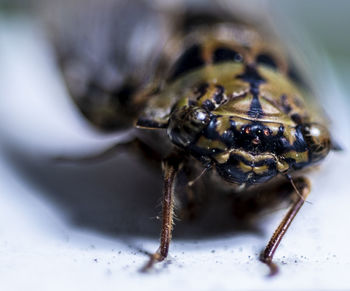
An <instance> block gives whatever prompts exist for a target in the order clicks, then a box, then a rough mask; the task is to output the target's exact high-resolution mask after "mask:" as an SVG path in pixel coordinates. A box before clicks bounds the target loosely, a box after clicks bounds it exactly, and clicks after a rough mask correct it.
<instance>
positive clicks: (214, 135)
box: [203, 115, 219, 140]
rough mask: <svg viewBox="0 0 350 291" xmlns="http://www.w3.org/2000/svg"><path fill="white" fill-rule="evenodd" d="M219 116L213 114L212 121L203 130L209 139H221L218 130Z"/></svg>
mask: <svg viewBox="0 0 350 291" xmlns="http://www.w3.org/2000/svg"><path fill="white" fill-rule="evenodd" d="M217 119H218V117H217V116H215V115H213V116H211V119H210V122H209V124H208V126H207V128H205V129H204V131H203V135H204V137H206V138H208V139H212V140H214V139H219V133H218V132H217V130H216V126H217V123H218V120H217Z"/></svg>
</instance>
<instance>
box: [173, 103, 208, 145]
mask: <svg viewBox="0 0 350 291" xmlns="http://www.w3.org/2000/svg"><path fill="white" fill-rule="evenodd" d="M209 121H210V117H209V113H208V112H207V111H206V110H205V109H204V108H200V107H196V106H183V107H181V108H177V109H175V110H174V111H173V112H172V114H171V116H170V120H169V126H168V129H167V133H168V136H169V137H170V140H171V141H173V142H174V143H175V144H177V145H179V146H182V147H187V146H188V145H190V144H191V143H192V142H194V141H195V140H196V139H197V137H198V135H199V134H200V132H201V131H202V130H203V128H204V127H206V126H207V125H208V123H209Z"/></svg>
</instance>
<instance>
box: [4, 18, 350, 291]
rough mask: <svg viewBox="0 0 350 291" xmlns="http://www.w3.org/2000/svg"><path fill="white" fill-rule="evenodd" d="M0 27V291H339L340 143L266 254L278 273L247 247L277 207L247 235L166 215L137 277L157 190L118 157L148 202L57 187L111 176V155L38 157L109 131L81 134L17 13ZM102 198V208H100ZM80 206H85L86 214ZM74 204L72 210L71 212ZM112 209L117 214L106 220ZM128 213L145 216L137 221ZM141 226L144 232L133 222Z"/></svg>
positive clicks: (349, 260) (90, 143)
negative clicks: (83, 160) (63, 161)
mask: <svg viewBox="0 0 350 291" xmlns="http://www.w3.org/2000/svg"><path fill="white" fill-rule="evenodd" d="M0 28H1V29H0V51H1V54H0V64H1V75H0V77H1V78H0V80H1V81H0V82H1V84H0V85H1V91H0V94H1V96H0V119H1V120H0V134H1V142H0V145H1V156H0V192H1V194H0V290H6V291H7V290H9V291H12V290H27V291H30V290H144V291H146V290H160V289H162V290H164V289H166V290H176V289H179V288H183V289H186V290H232V289H240V290H243V289H264V290H273V289H274V290H281V289H301V288H303V289H306V288H310V289H332V290H334V289H348V288H350V278H349V271H350V248H349V238H350V236H349V227H348V222H349V221H350V211H349V205H350V195H349V194H348V190H347V189H348V180H349V173H348V170H347V166H348V164H349V162H350V158H349V157H350V156H349V152H348V151H345V152H343V153H337V154H331V155H330V156H329V158H328V159H327V160H326V161H325V163H324V164H323V166H322V169H321V170H320V171H318V172H317V173H315V174H313V177H314V178H313V190H312V193H311V195H310V197H309V201H310V202H312V204H311V205H310V204H306V205H305V206H304V207H303V209H302V210H301V211H300V213H299V215H298V216H297V218H296V220H295V221H294V222H293V224H292V226H291V227H290V229H289V231H288V234H287V235H286V237H285V239H284V240H283V242H282V244H281V246H280V247H279V249H278V251H277V253H276V256H275V261H276V263H278V265H280V267H281V273H280V274H279V275H278V276H276V277H274V278H272V279H270V278H266V277H265V275H266V274H267V271H268V270H267V268H266V267H265V266H264V265H263V264H261V263H260V262H259V261H258V254H259V252H260V251H261V250H262V249H263V247H264V246H265V243H266V242H267V240H268V239H269V237H270V235H271V234H272V232H273V231H274V228H275V227H276V226H277V224H278V222H279V220H280V219H281V217H282V216H283V214H284V212H285V210H284V211H280V212H276V213H275V214H273V215H271V216H268V217H265V218H263V219H262V222H261V233H258V234H257V233H254V232H246V233H235V232H234V231H233V230H230V231H227V232H221V233H218V234H216V235H208V236H205V235H199V237H200V238H198V239H186V236H185V235H182V234H181V232H180V235H179V236H177V235H176V229H177V228H179V229H181V227H184V226H182V225H183V224H186V222H177V225H176V226H175V236H174V240H173V242H172V244H171V248H170V258H169V260H168V261H167V262H165V263H162V264H159V265H158V266H157V270H159V272H154V273H152V274H147V275H145V274H140V273H139V272H138V270H139V268H140V267H141V266H142V265H143V264H144V263H145V262H146V261H147V256H146V255H145V254H143V253H142V252H141V251H140V250H139V249H142V250H146V251H148V252H152V251H154V250H155V249H156V248H157V246H158V242H157V241H158V239H157V229H158V226H159V222H158V221H157V220H156V219H152V217H154V216H156V215H157V214H158V211H159V208H155V207H154V206H155V202H156V200H157V199H158V198H157V197H160V193H159V194H158V192H159V187H160V186H159V183H160V182H159V181H158V178H157V177H155V178H154V177H153V176H151V175H150V174H149V173H147V170H146V168H142V166H141V165H138V164H136V161H133V162H131V164H136V167H138V168H141V169H139V170H130V167H129V164H127V166H126V167H125V169H123V171H124V173H126V174H125V175H126V176H127V175H130V174H131V173H135V172H133V171H136V174H137V173H139V172H140V173H141V172H146V173H143V174H142V175H143V176H142V175H141V174H140V175H141V176H142V177H141V178H136V180H135V182H134V184H138V183H142V182H145V181H146V182H147V183H148V184H150V185H152V184H153V185H154V188H155V189H154V190H152V191H154V192H156V193H155V194H153V196H152V195H151V196H150V199H149V200H150V201H148V200H147V197H143V198H142V197H140V199H141V198H142V199H143V200H142V201H143V202H142V204H141V205H139V204H137V203H139V202H138V201H137V200H136V199H138V196H136V195H142V196H143V195H147V193H146V194H144V193H137V194H136V195H134V196H128V197H122V198H123V202H118V197H117V198H116V199H117V201H114V200H108V199H112V198H111V197H109V196H108V195H107V196H104V193H103V192H104V186H105V185H104V184H103V181H104V180H101V181H99V183H100V184H98V181H97V186H96V187H102V188H101V190H100V191H101V193H100V195H101V198H100V200H101V201H100V204H99V196H98V197H92V194H91V193H96V192H93V191H92V192H91V193H90V194H89V197H88V198H89V199H90V200H91V201H94V202H93V203H94V204H95V205H90V204H91V203H90V202H89V201H90V200H88V201H86V199H85V196H84V193H79V195H78V194H77V196H76V197H70V196H69V195H70V194H71V193H75V192H74V191H76V192H80V190H79V189H80V188H79V187H80V186H81V187H84V185H79V183H78V185H75V186H74V187H76V188H73V190H71V189H70V186H69V185H68V186H67V185H66V184H69V183H73V182H74V180H75V179H78V181H81V182H80V183H83V182H84V179H85V180H86V183H89V181H88V179H90V178H91V177H92V179H93V178H94V177H95V176H94V175H95V174H96V173H98V172H99V171H102V172H103V173H107V174H106V175H110V178H108V177H105V179H106V181H107V182H108V181H109V182H110V181H111V180H113V179H114V178H115V179H117V178H118V174H117V173H114V167H115V165H116V164H118V163H119V162H120V160H119V159H116V160H115V161H114V162H111V163H107V165H100V166H95V167H89V168H88V169H85V168H81V167H75V168H74V167H73V168H67V169H66V170H67V172H66V173H64V171H63V170H62V169H61V170H60V169H59V168H56V167H55V166H52V165H49V166H47V164H45V163H44V162H42V161H43V160H42V159H41V158H42V157H48V156H50V155H57V154H61V153H62V152H76V151H78V150H79V151H80V150H82V149H83V150H84V151H89V150H90V151H92V150H96V149H97V148H102V147H103V146H104V145H106V144H109V143H111V141H112V140H114V139H115V138H116V137H107V138H106V137H103V136H100V135H98V134H96V133H93V132H92V131H91V129H89V128H88V127H87V125H86V123H85V122H84V121H83V120H81V119H79V116H78V115H76V114H75V109H74V107H73V105H72V104H71V103H70V101H69V98H68V97H67V96H66V92H65V90H64V87H63V85H62V83H61V80H60V78H59V76H58V73H57V71H56V68H55V66H54V64H53V63H52V57H51V56H50V50H49V48H48V47H47V46H46V44H45V42H44V41H43V39H42V35H41V33H40V31H38V30H37V29H36V28H35V26H34V27H33V26H31V25H30V23H28V22H25V21H24V22H2V23H1V25H0ZM329 90H330V92H332V96H335V97H334V100H337V101H334V102H329V104H325V105H326V107H327V108H328V112H330V113H331V116H332V118H333V120H334V128H342V127H343V129H344V126H346V127H347V128H348V125H349V124H350V122H349V115H348V106H347V104H345V103H344V102H345V101H344V100H341V93H340V91H339V88H338V86H337V84H335V83H334V81H332V88H331V87H330V88H329ZM344 104H345V105H344ZM335 112H336V114H334V113H335ZM344 134H345V136H341V143H342V145H348V144H349V141H350V138H349V130H348V129H347V130H346V131H344ZM128 163H129V162H128ZM45 165H46V166H47V169H46V168H45ZM137 171H139V172H137ZM118 173H121V175H122V174H123V172H118ZM114 175H115V176H116V177H115V176H114ZM152 177H153V178H152ZM40 178H41V179H42V180H40ZM50 179H51V180H50ZM101 179H102V178H101ZM33 180H34V181H35V182H33ZM55 183H56V184H55ZM41 184H44V185H45V187H44V186H43V187H41V186H40V185H41ZM52 185H56V187H57V189H61V190H57V189H56V194H54V195H53V194H50V193H49V192H50V191H53V190H55V189H54V188H52ZM109 186H110V185H109ZM134 186H135V187H136V186H137V185H134ZM50 187H51V188H50ZM92 187H93V186H92ZM69 189H70V190H69ZM74 189H75V190H74ZM106 189H109V188H108V187H107V186H106ZM87 190H89V189H86V187H85V188H84V191H87ZM60 191H62V193H60ZM64 191H68V192H64ZM69 191H73V192H69ZM81 191H82V190H81ZM84 191H83V192H84ZM53 192H55V191H53ZM67 193H68V195H67ZM113 194H116V196H118V194H117V193H111V195H112V196H113ZM65 195H66V196H67V197H66V196H65ZM130 195H131V194H130ZM68 196H69V197H68ZM155 197H156V198H155ZM119 198H120V197H119ZM70 199H71V200H70ZM128 199H129V200H128ZM155 199H156V200H155ZM108 201H111V204H112V206H113V207H111V209H109V208H108V207H107V208H106V204H107V205H108V203H109V202H108ZM120 201H121V200H120ZM134 205H135V206H134ZM91 206H94V208H92V209H94V211H96V213H94V212H91V213H90V212H89V211H90V210H89V209H91ZM118 207H119V208H118ZM128 207H130V209H129V208H128ZM114 209H115V210H114ZM75 211H78V212H79V211H80V212H81V213H79V215H81V217H82V218H83V219H82V218H80V219H79V215H78V214H77V213H75ZM109 211H110V212H109ZM114 211H115V212H118V211H119V212H120V215H119V216H118V215H117V216H111V215H112V214H113V213H114ZM140 216H141V217H142V218H146V219H148V221H147V222H145V223H143V222H142V221H141V222H140V221H139V218H138V217H140ZM109 217H112V218H110V220H113V221H112V222H111V221H109V224H110V226H111V227H109V228H108V227H107V228H106V230H105V229H104V227H102V225H104V224H105V223H106V224H108V219H109ZM115 217H117V218H118V217H119V219H120V220H119V221H115V220H114V219H115ZM87 218H88V219H87ZM97 218H99V219H100V220H96V219H97ZM89 219H91V221H89ZM215 221H217V222H220V219H219V218H215V219H214V222H215ZM226 223H228V222H226ZM114 224H115V225H117V228H118V230H117V231H116V232H115V234H113V231H111V228H112V226H113V225H114ZM144 225H146V226H147V227H148V229H143V227H144ZM99 226H101V227H99ZM197 226H198V225H197ZM206 227H207V226H206V225H201V226H200V227H199V228H201V229H199V230H198V229H197V228H194V227H192V228H191V227H189V228H188V229H187V232H192V233H193V235H194V236H196V234H200V233H201V232H203V233H204V232H205V228H206ZM208 227H209V228H212V229H215V226H214V227H213V226H212V225H211V226H208ZM203 229H204V231H203ZM197 231H198V233H197ZM118 233H120V234H121V235H119V234H118ZM214 233H215V231H214Z"/></svg>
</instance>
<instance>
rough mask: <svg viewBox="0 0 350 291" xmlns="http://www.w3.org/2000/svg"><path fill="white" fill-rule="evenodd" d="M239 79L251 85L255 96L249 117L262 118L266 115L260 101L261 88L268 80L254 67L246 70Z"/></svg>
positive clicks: (247, 67)
mask: <svg viewBox="0 0 350 291" xmlns="http://www.w3.org/2000/svg"><path fill="white" fill-rule="evenodd" d="M237 79H241V80H243V81H246V82H248V83H249V84H250V92H251V93H252V94H253V100H252V103H251V105H250V109H249V111H248V115H249V116H250V117H253V118H260V117H262V116H263V115H264V112H263V110H262V107H261V104H260V101H259V97H258V96H259V86H260V84H262V83H265V82H266V80H265V79H264V78H263V77H262V76H260V74H259V72H258V71H257V70H256V68H255V67H254V66H252V65H248V66H246V68H245V71H244V73H243V74H241V75H238V76H237Z"/></svg>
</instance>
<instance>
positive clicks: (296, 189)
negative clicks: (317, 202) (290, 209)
mask: <svg viewBox="0 0 350 291" xmlns="http://www.w3.org/2000/svg"><path fill="white" fill-rule="evenodd" d="M285 177H286V178H287V179H288V180H289V182H290V183H291V184H292V187H293V188H294V190H295V192H296V193H297V195H298V196H299V197H300V198H301V199H303V201H304V202H306V203H309V204H312V202H310V201H307V200H305V198H304V196H303V195H301V193H300V191H299V190H298V188H297V186H295V183H294V181H293V178H292V177H291V176H290V175H289V174H285Z"/></svg>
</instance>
